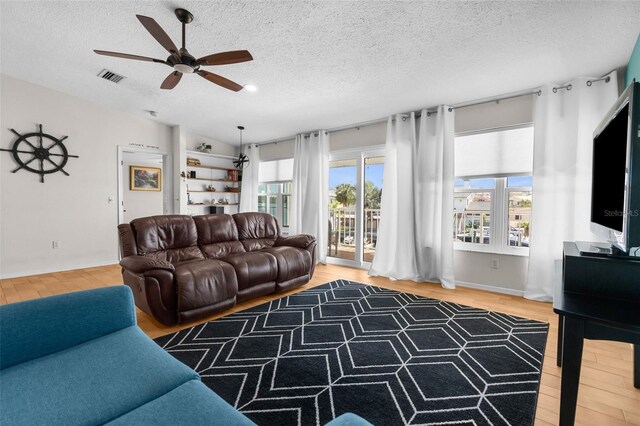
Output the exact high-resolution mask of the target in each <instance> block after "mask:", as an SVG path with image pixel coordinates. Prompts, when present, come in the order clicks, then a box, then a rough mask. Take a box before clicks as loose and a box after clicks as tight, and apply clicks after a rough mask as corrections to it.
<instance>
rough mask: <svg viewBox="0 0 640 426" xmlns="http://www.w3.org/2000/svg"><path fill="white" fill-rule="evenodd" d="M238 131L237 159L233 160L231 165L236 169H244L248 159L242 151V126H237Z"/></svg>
mask: <svg viewBox="0 0 640 426" xmlns="http://www.w3.org/2000/svg"><path fill="white" fill-rule="evenodd" d="M238 130H240V154H238V158H236V159H235V160H233V165H234V166H235V167H237V168H238V169H244V166H245V164H247V163H248V162H249V157H247V154H245V153H244V151H243V150H242V131H243V130H244V126H238Z"/></svg>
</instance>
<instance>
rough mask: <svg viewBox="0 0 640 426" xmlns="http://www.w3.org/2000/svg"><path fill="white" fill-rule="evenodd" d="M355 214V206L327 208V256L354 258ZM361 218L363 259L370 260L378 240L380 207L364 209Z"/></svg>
mask: <svg viewBox="0 0 640 426" xmlns="http://www.w3.org/2000/svg"><path fill="white" fill-rule="evenodd" d="M356 214H357V211H356V209H355V208H337V209H329V247H328V254H329V256H333V257H340V258H343V259H351V260H356V259H355V250H356ZM363 219H364V220H363V232H364V234H363V243H364V244H363V251H364V260H365V261H367V262H371V261H372V260H373V255H374V254H375V248H376V243H377V241H378V229H379V227H380V209H365V210H364V218H363Z"/></svg>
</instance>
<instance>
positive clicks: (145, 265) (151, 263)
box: [120, 256, 175, 274]
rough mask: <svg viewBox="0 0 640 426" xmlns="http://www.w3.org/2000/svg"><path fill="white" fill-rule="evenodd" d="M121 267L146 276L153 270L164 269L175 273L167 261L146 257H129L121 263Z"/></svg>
mask: <svg viewBox="0 0 640 426" xmlns="http://www.w3.org/2000/svg"><path fill="white" fill-rule="evenodd" d="M120 266H122V267H123V268H124V269H126V270H128V271H131V272H133V273H134V274H144V273H145V272H148V271H151V270H153V269H164V270H167V271H171V272H173V271H174V270H175V268H174V267H173V265H172V264H171V263H169V262H167V261H165V260H158V259H153V258H151V257H146V256H128V257H125V258H124V259H122V260H121V261H120Z"/></svg>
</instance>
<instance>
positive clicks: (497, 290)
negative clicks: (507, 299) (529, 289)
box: [456, 281, 524, 297]
mask: <svg viewBox="0 0 640 426" xmlns="http://www.w3.org/2000/svg"><path fill="white" fill-rule="evenodd" d="M456 285H457V286H460V287H468V288H475V289H478V290H485V291H491V292H493V293H502V294H509V295H511V296H520V297H524V290H516V289H513V288H504V287H496V286H493V285H486V284H477V283H470V282H467V281H456Z"/></svg>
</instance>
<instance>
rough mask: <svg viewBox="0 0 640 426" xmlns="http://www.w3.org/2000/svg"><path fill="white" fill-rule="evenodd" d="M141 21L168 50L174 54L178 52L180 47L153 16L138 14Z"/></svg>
mask: <svg viewBox="0 0 640 426" xmlns="http://www.w3.org/2000/svg"><path fill="white" fill-rule="evenodd" d="M136 17H137V18H138V20H139V21H140V23H141V24H142V25H143V26H144V27H145V28H146V29H147V31H149V33H150V34H151V35H152V36H153V38H155V39H156V40H157V41H158V43H160V44H161V45H162V47H164V48H165V49H167V51H168V52H169V53H171V54H174V55H179V54H178V48H177V47H176V45H175V44H173V41H171V38H170V37H169V36H168V35H167V33H166V32H165V31H164V30H163V29H162V27H161V26H160V25H158V23H157V22H156V21H155V19H153V18H149V17H148V16H143V15H136Z"/></svg>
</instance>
